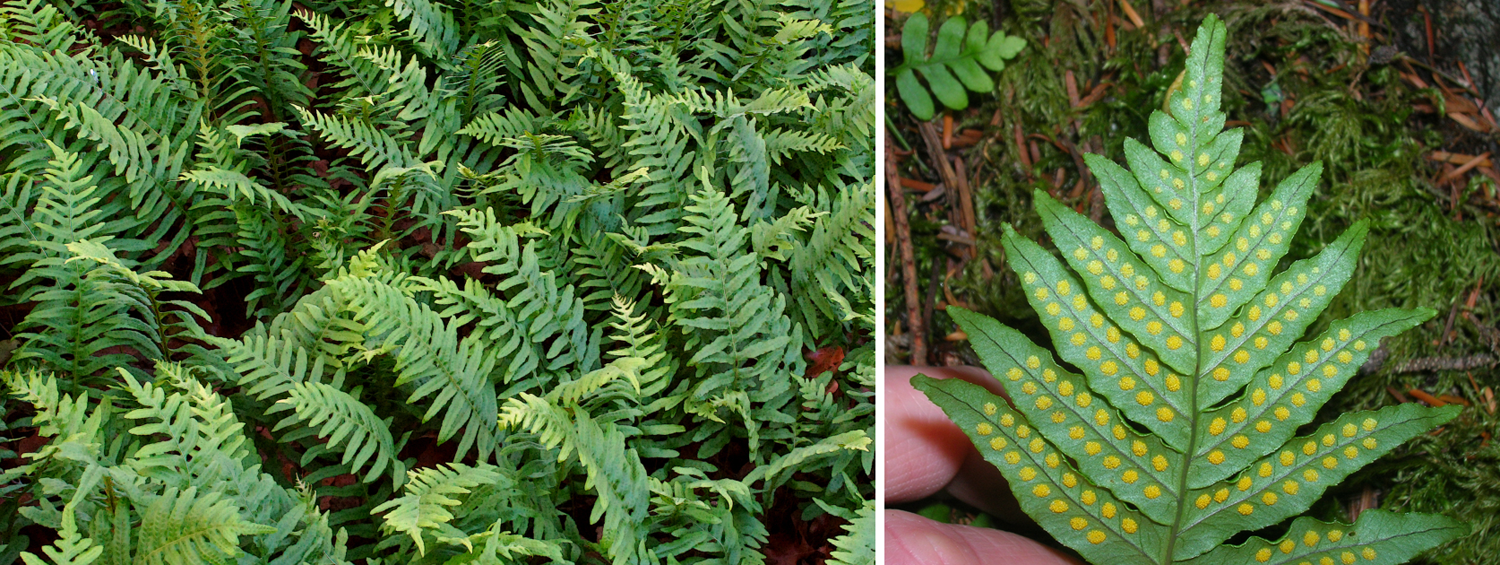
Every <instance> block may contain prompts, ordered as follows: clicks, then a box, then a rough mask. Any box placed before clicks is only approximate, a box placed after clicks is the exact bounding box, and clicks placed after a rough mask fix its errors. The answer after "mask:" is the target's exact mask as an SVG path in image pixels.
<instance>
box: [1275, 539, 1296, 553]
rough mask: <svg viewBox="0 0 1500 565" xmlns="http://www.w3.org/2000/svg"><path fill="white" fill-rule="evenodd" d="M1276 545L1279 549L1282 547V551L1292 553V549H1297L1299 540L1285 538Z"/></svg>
mask: <svg viewBox="0 0 1500 565" xmlns="http://www.w3.org/2000/svg"><path fill="white" fill-rule="evenodd" d="M1276 547H1277V549H1280V550H1281V552H1282V553H1291V552H1292V550H1294V549H1297V542H1295V541H1292V540H1284V541H1282V542H1281V544H1280V545H1278V546H1276Z"/></svg>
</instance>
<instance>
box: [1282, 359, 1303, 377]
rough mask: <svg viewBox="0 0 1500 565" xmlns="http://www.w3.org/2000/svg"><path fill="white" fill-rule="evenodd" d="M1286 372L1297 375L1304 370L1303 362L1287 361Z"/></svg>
mask: <svg viewBox="0 0 1500 565" xmlns="http://www.w3.org/2000/svg"><path fill="white" fill-rule="evenodd" d="M1286 372H1287V374H1290V375H1295V374H1297V373H1301V372H1302V364H1301V363H1298V362H1296V361H1292V362H1291V363H1287V364H1286Z"/></svg>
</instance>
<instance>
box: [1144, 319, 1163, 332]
mask: <svg viewBox="0 0 1500 565" xmlns="http://www.w3.org/2000/svg"><path fill="white" fill-rule="evenodd" d="M1161 330H1162V325H1161V322H1158V321H1156V320H1151V321H1150V322H1146V333H1149V334H1151V335H1157V334H1160V333H1161Z"/></svg>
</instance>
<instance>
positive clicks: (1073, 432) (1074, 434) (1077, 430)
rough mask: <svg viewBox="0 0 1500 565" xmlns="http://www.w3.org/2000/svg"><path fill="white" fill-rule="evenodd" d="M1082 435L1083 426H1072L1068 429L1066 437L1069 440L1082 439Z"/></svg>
mask: <svg viewBox="0 0 1500 565" xmlns="http://www.w3.org/2000/svg"><path fill="white" fill-rule="evenodd" d="M1083 433H1084V430H1083V426H1073V427H1071V428H1068V437H1070V438H1073V439H1083Z"/></svg>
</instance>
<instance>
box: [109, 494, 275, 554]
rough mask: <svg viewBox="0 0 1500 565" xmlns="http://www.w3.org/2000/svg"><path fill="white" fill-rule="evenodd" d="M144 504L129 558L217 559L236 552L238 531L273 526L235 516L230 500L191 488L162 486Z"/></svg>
mask: <svg viewBox="0 0 1500 565" xmlns="http://www.w3.org/2000/svg"><path fill="white" fill-rule="evenodd" d="M144 506H145V507H144V508H142V509H141V529H140V532H139V541H138V542H137V545H136V550H135V559H137V560H139V561H138V562H140V563H147V564H149V565H169V564H197V563H214V562H218V561H222V559H223V558H225V557H235V556H238V555H240V554H241V551H240V549H239V544H240V542H239V538H240V536H248V535H256V534H267V533H272V532H274V531H276V530H275V528H271V527H267V526H262V525H259V524H254V523H250V522H245V521H243V520H241V519H240V516H239V508H238V507H236V506H235V504H234V503H233V502H232V501H230V500H228V499H225V498H223V497H222V496H221V495H220V494H219V493H216V492H203V493H201V494H200V493H199V492H198V489H197V488H196V487H188V488H186V489H180V490H179V489H177V488H175V487H167V489H166V490H165V491H163V492H162V493H161V494H160V495H158V496H155V497H152V498H151V499H150V500H148V501H145V504H144Z"/></svg>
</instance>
